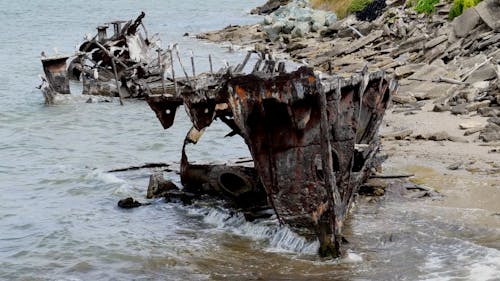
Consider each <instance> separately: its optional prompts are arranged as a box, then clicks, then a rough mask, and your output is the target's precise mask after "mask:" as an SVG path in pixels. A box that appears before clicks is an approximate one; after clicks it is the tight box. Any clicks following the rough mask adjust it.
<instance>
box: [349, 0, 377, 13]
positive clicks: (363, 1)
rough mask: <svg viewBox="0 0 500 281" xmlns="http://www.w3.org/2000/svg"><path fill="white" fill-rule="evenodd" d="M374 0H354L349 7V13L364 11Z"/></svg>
mask: <svg viewBox="0 0 500 281" xmlns="http://www.w3.org/2000/svg"><path fill="white" fill-rule="evenodd" d="M372 1H373V0H352V2H351V4H350V5H349V7H348V8H347V12H348V13H349V14H351V13H354V12H359V11H362V10H363V9H364V8H366V6H368V4H370V3H371V2H372Z"/></svg>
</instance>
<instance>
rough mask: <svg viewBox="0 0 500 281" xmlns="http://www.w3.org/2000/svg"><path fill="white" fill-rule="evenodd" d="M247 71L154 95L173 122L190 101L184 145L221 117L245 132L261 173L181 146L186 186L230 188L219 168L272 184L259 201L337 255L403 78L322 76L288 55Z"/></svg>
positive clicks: (154, 103)
mask: <svg viewBox="0 0 500 281" xmlns="http://www.w3.org/2000/svg"><path fill="white" fill-rule="evenodd" d="M243 65H244V63H243ZM241 69H242V68H241V67H236V68H234V69H232V68H229V69H228V70H227V72H226V74H222V75H213V76H212V77H209V78H207V79H199V80H198V81H197V83H191V82H189V81H188V82H189V84H190V85H189V87H184V88H183V90H182V91H181V92H180V93H179V94H178V95H174V96H155V95H151V96H149V97H148V98H147V99H146V100H147V101H148V103H149V104H150V106H151V108H152V109H153V110H154V111H155V112H156V114H157V116H158V119H159V120H160V121H161V123H162V125H163V127H164V128H165V129H167V128H168V127H170V126H171V125H172V123H173V121H174V116H175V111H176V109H177V107H178V106H179V105H181V104H182V105H184V107H185V110H186V112H187V113H188V116H189V117H190V119H191V122H192V124H193V127H192V129H191V131H190V133H188V135H187V137H186V140H185V143H184V146H185V145H186V144H187V143H196V141H197V139H198V138H199V136H201V134H202V133H203V130H204V128H206V127H207V126H209V125H210V124H211V123H212V121H213V120H214V119H216V118H219V119H220V120H221V121H223V122H224V123H225V124H226V125H228V126H229V127H230V129H231V130H232V131H231V132H230V133H229V134H228V136H232V135H235V134H238V135H240V136H241V137H243V139H244V140H245V142H246V144H247V146H248V147H249V150H250V152H251V155H252V158H253V164H254V169H255V172H256V174H257V175H258V180H256V179H255V177H253V176H250V175H251V174H253V173H254V172H253V169H252V170H246V169H240V168H234V169H233V168H230V167H229V166H220V167H216V166H210V165H209V166H199V165H191V164H189V163H188V161H187V157H186V155H185V153H184V149H183V155H182V161H181V162H182V169H181V170H182V171H181V178H182V182H183V185H185V186H186V187H187V190H189V191H193V190H195V191H196V192H200V191H199V190H196V188H197V186H198V188H200V187H202V186H203V185H205V186H209V187H210V188H209V190H215V191H216V193H217V192H220V191H223V192H224V190H222V189H221V188H220V187H218V186H217V185H220V183H218V182H217V180H219V181H220V176H218V174H221V171H229V173H228V174H230V175H231V176H228V178H231V179H234V180H235V181H237V182H239V183H240V185H241V186H249V184H242V183H247V182H251V183H252V184H251V185H252V186H254V187H255V186H261V187H259V188H256V189H254V190H262V188H263V189H264V190H265V195H266V196H267V202H262V197H260V198H261V202H260V203H259V204H256V205H260V206H263V205H267V204H269V205H270V206H272V208H273V209H274V211H275V213H276V215H277V217H278V219H279V221H280V222H281V223H284V224H286V225H288V226H290V227H291V228H292V229H293V230H294V231H295V232H297V233H299V234H301V235H303V236H305V237H308V238H311V239H315V238H318V239H319V241H320V245H321V248H320V254H322V255H329V256H334V257H337V256H339V255H340V254H341V241H342V236H341V231H342V227H343V223H344V220H345V219H346V214H347V212H348V210H349V208H350V206H351V203H352V202H353V199H354V195H355V194H356V192H357V189H358V187H359V186H360V185H361V184H362V183H363V182H364V181H365V180H366V179H367V178H368V176H369V175H370V171H371V169H372V168H374V167H375V166H377V165H378V164H379V161H378V159H377V158H376V157H375V155H376V153H377V152H378V150H379V146H380V142H379V139H378V137H377V131H378V128H379V126H380V123H381V121H382V117H383V115H384V112H385V110H386V108H387V106H388V104H389V101H390V97H391V95H392V94H393V93H394V92H395V91H396V89H397V83H396V82H393V80H390V79H388V77H387V76H386V75H385V73H384V72H382V71H373V72H369V71H368V69H367V68H365V69H363V70H362V71H361V72H359V73H355V74H353V75H352V76H350V77H348V78H344V77H340V76H336V75H333V76H330V75H326V76H325V74H323V73H321V74H317V73H315V72H314V71H313V69H312V68H308V67H301V68H299V69H298V70H296V71H292V72H286V71H285V70H284V63H283V62H281V63H279V64H276V61H274V60H272V59H267V58H266V56H265V55H263V56H261V58H260V59H259V60H258V62H257V63H256V65H255V67H254V69H253V71H252V72H251V73H250V74H245V73H242V72H241ZM231 70H235V71H234V72H232V71H231ZM219 73H222V72H219ZM192 81H193V80H192ZM200 81H201V82H202V83H201V85H200V84H199V82H200ZM166 113H168V114H166ZM193 132H194V133H193ZM218 169H222V170H220V171H219V170H218ZM239 171H246V176H241V175H243V174H244V173H243V174H242V173H239ZM214 175H215V177H214ZM238 175H240V176H238ZM243 178H246V179H247V180H242V179H243ZM214 179H215V180H214ZM197 181H198V182H197ZM229 185H230V184H228V186H229ZM237 185H238V184H236V186H237ZM203 192H206V190H205V191H203ZM259 194H262V193H259ZM243 197H244V196H243ZM247 199H248V200H253V199H251V198H247Z"/></svg>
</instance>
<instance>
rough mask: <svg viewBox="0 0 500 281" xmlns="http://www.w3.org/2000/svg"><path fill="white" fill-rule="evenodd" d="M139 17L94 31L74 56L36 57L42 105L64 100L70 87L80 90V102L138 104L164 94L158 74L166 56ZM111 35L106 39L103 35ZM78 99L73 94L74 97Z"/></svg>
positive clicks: (165, 66)
mask: <svg viewBox="0 0 500 281" xmlns="http://www.w3.org/2000/svg"><path fill="white" fill-rule="evenodd" d="M144 17H145V13H144V12H142V13H141V14H140V15H139V16H138V17H137V18H136V19H134V20H128V21H122V20H116V21H112V22H109V23H105V24H103V25H100V26H98V27H97V28H96V29H97V32H96V34H95V35H93V36H91V35H86V38H85V39H84V41H83V42H82V43H81V44H80V45H79V46H78V49H77V51H76V53H75V54H74V55H71V56H70V55H55V56H47V55H46V54H45V52H42V54H41V61H42V66H43V70H44V74H45V77H41V79H42V84H41V86H40V89H41V90H42V92H43V95H44V98H45V103H46V104H53V103H54V102H55V101H56V100H57V98H58V97H61V96H63V97H64V96H65V95H70V94H71V91H70V81H79V82H81V84H82V87H81V88H82V92H81V94H82V95H83V96H87V97H92V96H100V97H117V98H119V99H120V102H121V103H123V101H122V100H123V99H125V98H144V97H145V96H146V95H148V94H158V93H163V92H164V91H165V87H166V85H165V79H164V77H163V75H164V73H165V72H167V71H168V69H169V65H170V64H169V62H170V61H171V60H170V59H169V58H171V54H170V53H169V51H168V50H164V49H162V48H160V38H159V36H158V34H153V35H150V34H148V31H147V29H146V27H145V25H144V24H143V19H144ZM111 27H112V29H113V33H112V34H111V35H108V32H107V30H108V29H109V28H111ZM74 94H79V93H74Z"/></svg>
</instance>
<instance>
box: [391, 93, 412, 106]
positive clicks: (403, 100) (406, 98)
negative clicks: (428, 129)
mask: <svg viewBox="0 0 500 281" xmlns="http://www.w3.org/2000/svg"><path fill="white" fill-rule="evenodd" d="M392 101H393V102H395V103H400V104H407V103H416V102H417V99H416V98H415V97H414V96H411V95H403V94H399V95H394V96H392Z"/></svg>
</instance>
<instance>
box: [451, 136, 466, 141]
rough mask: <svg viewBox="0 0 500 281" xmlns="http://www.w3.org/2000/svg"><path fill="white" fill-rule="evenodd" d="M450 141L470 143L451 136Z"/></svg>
mask: <svg viewBox="0 0 500 281" xmlns="http://www.w3.org/2000/svg"><path fill="white" fill-rule="evenodd" d="M448 140H449V141H452V142H461V143H469V141H468V140H466V139H465V138H462V137H456V136H449V137H448Z"/></svg>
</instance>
